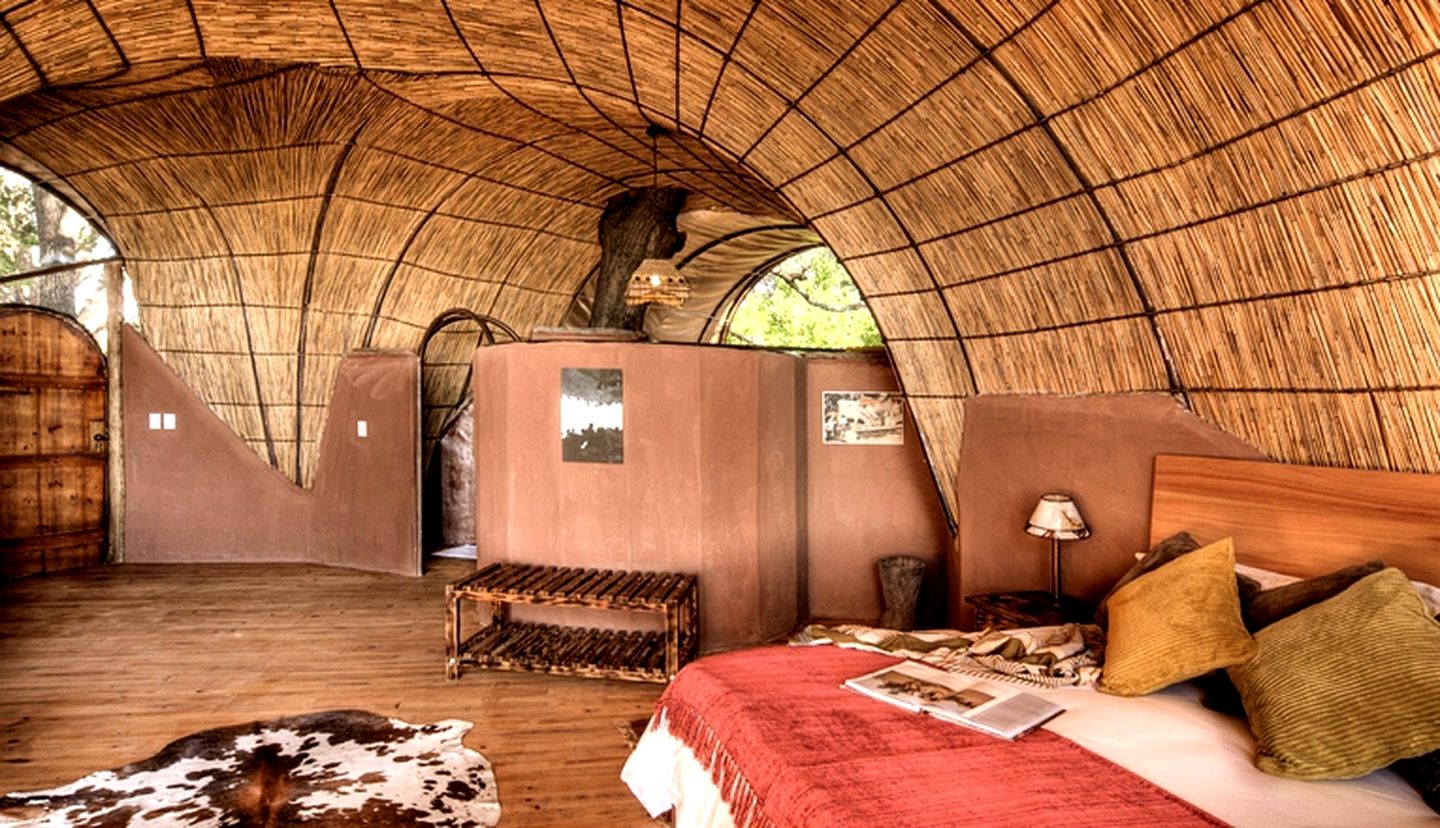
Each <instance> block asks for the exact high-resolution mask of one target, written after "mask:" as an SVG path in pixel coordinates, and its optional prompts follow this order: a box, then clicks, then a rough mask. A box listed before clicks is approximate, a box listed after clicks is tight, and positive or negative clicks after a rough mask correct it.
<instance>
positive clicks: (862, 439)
mask: <svg viewBox="0 0 1440 828" xmlns="http://www.w3.org/2000/svg"><path fill="white" fill-rule="evenodd" d="M820 433H821V435H822V442H825V443H828V444H831V445H847V446H848V445H856V446H898V445H902V444H903V443H904V442H905V398H904V397H903V396H901V395H900V393H899V392H895V391H822V392H820Z"/></svg>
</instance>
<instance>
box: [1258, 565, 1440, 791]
mask: <svg viewBox="0 0 1440 828" xmlns="http://www.w3.org/2000/svg"><path fill="white" fill-rule="evenodd" d="M1255 641H1256V642H1257V644H1258V645H1259V650H1258V652H1257V653H1256V655H1255V658H1254V659H1253V660H1252V661H1250V662H1249V663H1248V664H1245V665H1243V666H1240V667H1236V668H1234V669H1232V670H1231V671H1230V678H1231V680H1233V681H1234V682H1235V687H1236V689H1238V690H1239V691H1240V698H1241V699H1242V700H1243V701H1244V702H1245V714H1246V717H1247V718H1248V719H1249V721H1250V730H1251V732H1253V733H1254V734H1255V739H1256V741H1257V742H1258V744H1257V745H1256V748H1255V751H1256V752H1255V764H1256V765H1257V766H1259V768H1260V769H1261V770H1263V771H1265V772H1266V773H1271V774H1275V775H1276V776H1288V777H1292V778H1295V779H1347V778H1350V777H1353V776H1363V775H1365V774H1367V773H1369V772H1371V771H1373V770H1377V769H1379V768H1383V767H1385V766H1386V765H1389V764H1390V763H1391V762H1394V761H1396V760H1397V759H1404V758H1407V757H1411V756H1419V755H1421V754H1424V753H1428V752H1430V751H1432V750H1435V749H1436V748H1440V624H1437V623H1436V622H1435V620H1434V619H1433V618H1431V617H1430V616H1429V613H1427V612H1426V610H1425V605H1424V603H1423V602H1421V600H1420V598H1419V597H1418V596H1417V595H1416V594H1415V589H1414V587H1412V586H1411V585H1410V582H1409V581H1408V580H1406V578H1405V575H1404V574H1402V573H1401V572H1400V570H1398V569H1395V568H1394V567H1390V568H1387V569H1382V570H1380V571H1379V572H1376V573H1374V574H1373V575H1368V576H1366V577H1365V578H1362V579H1361V580H1359V581H1357V582H1356V583H1355V584H1354V585H1352V586H1351V587H1350V588H1349V589H1347V590H1345V591H1344V592H1342V593H1340V594H1339V595H1336V596H1335V597H1333V598H1330V599H1328V600H1325V601H1321V602H1320V603H1318V604H1315V605H1314V606H1311V607H1308V608H1306V609H1303V610H1301V611H1300V612H1297V613H1295V614H1294V615H1291V616H1289V617H1286V618H1283V619H1281V620H1279V621H1276V622H1275V623H1274V624H1271V625H1270V626H1268V627H1266V628H1265V629H1263V630H1261V631H1260V632H1258V633H1256V635H1255Z"/></svg>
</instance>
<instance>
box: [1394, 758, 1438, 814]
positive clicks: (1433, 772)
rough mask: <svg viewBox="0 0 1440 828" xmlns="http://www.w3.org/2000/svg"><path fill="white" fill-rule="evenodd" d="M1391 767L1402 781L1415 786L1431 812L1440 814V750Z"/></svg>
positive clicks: (1405, 760)
mask: <svg viewBox="0 0 1440 828" xmlns="http://www.w3.org/2000/svg"><path fill="white" fill-rule="evenodd" d="M1390 767H1391V768H1393V769H1394V770H1395V772H1396V773H1398V774H1400V778H1401V779H1404V780H1405V781H1406V782H1409V783H1410V784H1411V785H1414V786H1415V790H1417V791H1419V792H1420V798H1421V799H1423V800H1425V804H1426V805H1429V806H1430V810H1432V811H1434V812H1435V813H1437V814H1440V750H1432V751H1430V752H1429V753H1427V754H1425V755H1424V756H1416V757H1415V758H1413V759H1401V760H1400V761H1398V762H1396V763H1395V764H1393V765H1391V766H1390Z"/></svg>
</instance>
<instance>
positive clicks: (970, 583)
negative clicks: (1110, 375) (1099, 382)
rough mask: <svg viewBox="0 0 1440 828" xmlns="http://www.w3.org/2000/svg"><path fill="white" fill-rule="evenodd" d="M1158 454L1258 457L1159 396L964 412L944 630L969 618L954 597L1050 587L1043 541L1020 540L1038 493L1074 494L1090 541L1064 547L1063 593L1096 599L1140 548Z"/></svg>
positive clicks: (979, 405)
mask: <svg viewBox="0 0 1440 828" xmlns="http://www.w3.org/2000/svg"><path fill="white" fill-rule="evenodd" d="M1156 454H1193V455H1204V456H1210V457H1241V458H1250V459H1264V458H1263V455H1261V454H1260V453H1259V452H1257V451H1256V450H1255V449H1254V448H1252V447H1250V446H1249V445H1247V444H1245V443H1244V442H1242V441H1240V440H1238V439H1236V438H1235V437H1232V436H1230V435H1228V434H1226V433H1224V432H1222V431H1220V430H1219V429H1217V428H1215V427H1214V426H1212V425H1210V424H1209V423H1208V422H1206V421H1205V420H1203V419H1201V418H1200V417H1197V416H1195V415H1194V414H1191V413H1188V412H1186V411H1184V410H1183V409H1181V408H1180V406H1179V405H1178V404H1177V403H1176V402H1175V401H1174V400H1172V399H1171V398H1170V397H1168V396H1165V395H1158V394H1144V395H1142V394H1136V395H1124V396H1104V397H1040V396H987V397H977V398H974V399H972V400H969V401H968V402H966V404H965V437H964V440H963V442H962V444H961V452H960V458H959V464H960V465H959V478H958V481H959V482H958V488H959V491H958V502H959V504H960V510H959V511H960V514H959V516H958V519H959V535H958V538H957V543H956V551H955V558H956V563H957V565H956V566H955V567H954V568H953V575H952V578H953V580H952V583H951V595H952V601H951V619H952V622H953V623H955V624H957V625H960V626H968V625H969V624H970V623H972V622H973V619H974V613H973V612H971V611H970V610H969V607H966V606H963V604H962V602H961V601H959V600H957V599H956V598H954V596H959V595H963V594H970V593H978V592H997V591H1009V590H1020V589H1049V587H1050V545H1049V541H1047V540H1044V539H1042V538H1035V537H1032V536H1030V535H1027V534H1025V532H1024V526H1025V521H1026V519H1027V518H1029V516H1030V512H1031V510H1032V509H1034V508H1035V503H1036V501H1038V500H1039V498H1040V495H1042V494H1045V493H1046V492H1064V493H1067V494H1070V495H1071V496H1073V497H1074V498H1075V502H1076V504H1077V505H1078V506H1079V507H1080V511H1081V514H1082V515H1083V516H1084V518H1085V521H1086V523H1087V524H1088V525H1089V526H1090V527H1091V529H1092V531H1093V534H1092V535H1091V536H1090V537H1089V538H1087V539H1085V540H1083V541H1072V542H1067V543H1065V544H1064V545H1063V546H1062V555H1063V561H1064V587H1065V592H1066V593H1067V594H1071V595H1077V596H1080V597H1082V598H1086V599H1089V600H1092V601H1094V600H1098V599H1099V598H1100V597H1101V596H1103V595H1104V593H1105V591H1106V590H1107V589H1109V587H1110V585H1111V584H1113V583H1114V582H1115V580H1116V579H1117V578H1119V577H1120V576H1121V575H1122V574H1124V572H1125V570H1126V569H1128V568H1129V567H1130V565H1131V564H1133V563H1134V553H1136V552H1139V551H1143V550H1144V549H1145V548H1146V541H1147V538H1148V533H1149V525H1150V523H1149V521H1150V483H1151V479H1152V466H1153V463H1154V458H1155V455H1156Z"/></svg>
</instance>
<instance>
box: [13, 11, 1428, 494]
mask: <svg viewBox="0 0 1440 828" xmlns="http://www.w3.org/2000/svg"><path fill="white" fill-rule="evenodd" d="M0 24H3V25H0V158H5V159H7V160H8V161H9V162H10V163H12V164H15V165H17V166H21V167H22V168H24V169H26V170H27V171H30V172H34V173H38V174H40V175H41V176H42V177H44V178H45V179H46V180H50V181H53V182H55V183H56V184H57V185H58V186H59V187H60V188H61V189H62V191H64V192H67V193H71V194H72V195H73V196H74V198H76V200H77V201H79V202H80V203H81V205H82V206H83V207H84V208H85V209H86V210H87V211H89V212H90V213H91V214H92V215H93V216H94V217H95V218H96V219H97V222H98V223H99V224H100V225H101V226H102V227H103V228H104V229H105V230H106V231H107V232H108V233H109V234H110V235H111V236H112V238H113V239H114V240H115V241H116V243H117V245H118V247H119V249H120V250H121V251H122V252H123V254H124V256H125V259H126V262H127V267H128V268H129V270H130V273H131V274H132V276H133V278H134V279H135V282H136V289H137V296H138V298H139V301H140V303H141V306H142V321H143V325H144V327H145V331H146V335H147V336H148V337H149V338H150V339H151V341H152V343H153V344H154V345H155V346H156V348H157V349H158V350H159V351H160V352H161V353H162V354H163V355H164V357H165V359H166V360H167V361H168V362H169V364H171V365H172V366H174V367H175V369H176V370H177V371H178V372H179V373H180V374H181V376H182V377H184V378H185V379H186V381H187V382H189V383H190V385H191V386H192V387H194V388H195V389H196V391H197V392H198V393H199V394H200V395H201V396H202V397H203V398H204V399H205V400H206V401H207V402H209V403H210V404H211V406H212V407H214V408H215V410H216V411H217V412H218V413H219V414H220V415H221V416H222V417H223V418H225V419H226V421H227V422H229V423H230V424H231V425H232V426H233V427H234V428H235V430H236V431H237V432H238V433H239V434H240V435H241V436H242V437H243V438H244V439H246V440H247V441H249V442H250V444H251V445H252V446H254V447H255V449H256V451H257V452H259V453H260V454H261V456H264V457H266V458H267V459H270V460H271V461H272V462H274V463H275V464H276V465H277V466H278V467H279V468H281V469H283V470H285V471H287V473H290V474H291V475H292V476H294V477H295V478H296V479H297V480H300V481H301V482H304V481H305V480H307V479H308V475H309V473H310V471H311V470H312V469H313V468H314V463H315V459H316V458H315V452H316V450H317V446H318V442H317V440H318V437H319V431H320V428H321V425H322V423H323V419H324V414H325V406H326V404H327V401H328V399H329V389H330V383H331V378H332V377H333V375H334V370H335V366H336V364H337V362H338V360H339V359H340V357H341V356H342V355H343V354H345V353H346V352H348V351H350V350H352V349H355V348H365V347H401V348H415V347H416V346H417V345H418V341H419V338H420V336H421V335H422V333H423V332H424V330H425V328H426V326H427V325H428V324H429V322H430V321H431V320H432V319H433V318H434V317H435V315H436V314H437V313H439V312H440V311H441V310H444V309H446V308H449V307H454V306H464V307H468V308H471V309H473V310H475V311H478V312H480V313H484V314H488V315H490V316H493V317H497V318H499V319H501V320H503V321H505V322H506V323H508V324H509V325H511V326H512V327H514V328H515V329H517V330H518V331H519V332H520V333H521V334H522V335H523V334H524V333H526V332H527V331H529V330H530V328H532V327H533V326H536V325H554V324H558V323H559V322H560V321H562V320H563V318H564V315H565V313H566V311H567V309H568V308H569V307H570V306H571V304H572V299H573V298H574V296H575V294H576V292H577V290H578V289H579V288H580V286H581V285H583V284H584V282H585V280H586V279H587V277H588V276H589V274H590V272H591V270H592V268H593V267H594V265H595V263H596V261H597V258H598V249H597V247H596V242H595V237H596V229H595V227H596V219H597V218H598V215H599V210H600V208H601V206H602V205H603V204H604V202H605V200H606V199H607V198H609V197H610V196H612V195H614V194H615V193H617V192H619V191H621V190H622V189H624V188H626V187H629V186H641V185H645V184H648V183H650V181H651V177H652V170H651V155H650V152H651V146H650V143H649V140H648V139H647V138H646V136H645V128H646V126H647V124H648V123H651V122H653V123H656V124H660V125H662V126H665V127H667V128H669V129H671V130H672V135H671V136H670V137H667V138H665V139H662V140H661V142H660V144H659V156H660V161H659V168H660V169H659V175H658V178H659V183H660V184H661V185H668V186H682V187H685V188H687V189H689V190H691V191H692V192H693V193H694V194H695V195H694V197H693V199H692V204H691V206H692V207H695V208H701V209H706V208H713V209H716V210H728V211H732V212H736V213H743V214H746V215H750V216H758V217H764V218H765V220H767V221H768V220H774V221H777V222H778V223H793V224H803V225H807V226H808V227H809V228H811V229H812V230H813V231H814V232H815V233H816V234H818V236H819V238H821V239H823V241H824V242H825V243H827V244H829V245H830V246H831V247H832V248H833V249H834V250H835V251H836V252H837V254H838V255H839V256H840V257H841V259H842V260H843V261H844V263H845V265H846V267H847V268H848V269H849V270H850V272H851V273H852V274H853V275H854V276H855V278H856V281H857V283H858V284H859V286H860V287H861V289H862V291H863V292H864V293H865V295H866V298H867V300H868V301H870V303H871V305H872V308H873V309H874V311H875V313H876V316H877V319H878V321H879V323H880V326H881V330H882V331H883V333H884V335H885V337H886V341H887V344H888V346H889V349H890V351H891V354H892V357H893V359H894V362H895V364H896V366H897V369H898V373H899V377H900V379H901V382H902V385H903V387H904V389H905V391H906V393H907V394H908V396H909V398H910V400H911V404H912V407H913V408H914V410H915V413H916V416H917V421H918V424H919V426H920V428H921V429H922V431H923V433H924V435H925V439H926V446H927V450H928V451H929V453H930V457H931V461H932V464H933V466H934V468H935V471H936V474H937V476H938V477H939V479H940V483H941V489H942V491H943V492H945V493H946V494H947V495H951V494H952V493H953V485H952V484H953V479H954V468H953V458H954V457H956V455H957V451H958V447H959V439H960V435H961V433H962V431H963V425H964V423H963V411H964V406H963V401H964V400H965V399H966V398H968V397H970V396H973V395H976V394H994V393H1012V392H1035V393H1059V394H1081V393H1084V394H1091V393H1128V392H1158V393H1165V394H1170V395H1173V396H1174V397H1175V398H1176V399H1177V400H1178V401H1179V402H1180V403H1181V404H1183V405H1185V406H1187V407H1189V408H1191V409H1192V410H1194V411H1195V412H1196V413H1198V414H1199V415H1201V416H1203V417H1206V418H1208V419H1210V420H1212V421H1213V422H1215V423H1216V424H1218V425H1219V426H1220V427H1221V428H1223V429H1225V430H1226V431H1229V432H1231V433H1233V434H1235V435H1237V436H1239V437H1241V438H1243V439H1245V440H1248V441H1249V442H1251V443H1252V444H1254V445H1255V446H1257V447H1258V448H1260V449H1262V450H1264V451H1266V452H1268V453H1269V454H1271V455H1272V456H1274V457H1276V458H1279V459H1284V460H1290V461H1296V462H1307V463H1320V464H1332V465H1345V466H1355V467H1362V468H1393V469H1404V470H1416V471H1427V472H1440V414H1437V413H1436V412H1437V411H1440V405H1437V403H1440V347H1437V334H1440V8H1437V5H1436V3H1435V2H1434V0H1408V2H1388V1H1387V0H1347V2H1335V3H1319V2H1313V0H1188V1H1187V2H1182V3H1175V2H1149V1H1147V0H1140V1H1139V2H1136V1H1135V0H848V1H847V2H828V1H826V0H677V2H673V3H656V2H651V0H619V2H616V3H602V2H579V0H576V1H575V2H563V3H562V2H558V1H557V0H539V1H538V2H535V1H534V0H524V1H523V2H522V1H521V0H440V2H435V0H425V1H424V2H420V1H419V0H386V2H384V3H377V2H374V0H331V1H330V2H318V0H304V2H286V3H280V2H275V3H262V2H247V3H223V2H217V0H191V2H188V3H182V2H178V1H177V0H168V2H167V1H164V0H152V1H151V2H140V3H135V2H121V0H87V1H86V2H81V1H80V0H23V1H22V2H18V3H12V4H11V5H9V6H8V7H7V8H5V9H3V10H0ZM428 393H429V392H428V390H427V394H428Z"/></svg>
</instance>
